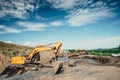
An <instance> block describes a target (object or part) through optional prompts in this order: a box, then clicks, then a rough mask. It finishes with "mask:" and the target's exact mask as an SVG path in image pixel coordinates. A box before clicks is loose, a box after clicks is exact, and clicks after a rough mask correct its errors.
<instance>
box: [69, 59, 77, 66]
mask: <svg viewBox="0 0 120 80" xmlns="http://www.w3.org/2000/svg"><path fill="white" fill-rule="evenodd" d="M68 66H70V67H74V66H76V60H69V61H68Z"/></svg>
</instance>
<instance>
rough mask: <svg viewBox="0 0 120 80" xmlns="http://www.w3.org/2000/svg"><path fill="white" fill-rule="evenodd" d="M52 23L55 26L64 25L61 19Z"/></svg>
mask: <svg viewBox="0 0 120 80" xmlns="http://www.w3.org/2000/svg"><path fill="white" fill-rule="evenodd" d="M50 25H52V26H55V27H58V26H62V25H63V23H62V22H60V21H54V22H51V23H50Z"/></svg>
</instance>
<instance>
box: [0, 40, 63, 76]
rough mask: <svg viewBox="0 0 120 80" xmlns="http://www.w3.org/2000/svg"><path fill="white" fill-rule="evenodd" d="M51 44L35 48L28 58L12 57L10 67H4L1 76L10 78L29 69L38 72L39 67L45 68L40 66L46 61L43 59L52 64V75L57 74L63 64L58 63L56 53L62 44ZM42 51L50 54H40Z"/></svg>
mask: <svg viewBox="0 0 120 80" xmlns="http://www.w3.org/2000/svg"><path fill="white" fill-rule="evenodd" d="M52 44H55V46H51V45H52ZM52 44H46V45H39V46H37V47H36V48H34V49H33V50H32V51H31V52H30V53H29V55H28V57H27V56H25V57H20V56H18V57H17V56H16V57H12V59H11V64H12V65H10V66H8V67H6V68H5V70H4V71H3V72H2V73H1V75H6V77H10V76H13V75H15V74H22V73H24V72H25V71H27V70H29V68H30V69H32V70H38V68H39V67H40V66H42V67H43V66H45V65H44V64H42V62H44V61H46V60H45V59H47V62H48V63H49V64H52V67H53V69H54V73H55V74H58V73H59V72H60V71H61V69H62V67H63V63H62V62H60V61H58V53H59V50H60V48H61V46H62V42H57V43H52ZM44 51H46V52H49V51H51V53H42V52H44ZM43 57H44V58H43Z"/></svg>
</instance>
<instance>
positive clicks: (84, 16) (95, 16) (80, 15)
mask: <svg viewBox="0 0 120 80" xmlns="http://www.w3.org/2000/svg"><path fill="white" fill-rule="evenodd" d="M87 3H88V2H87ZM88 5H89V6H90V7H87V8H79V9H74V10H72V11H71V12H70V14H69V15H68V16H66V17H65V18H67V19H68V21H67V23H68V24H69V26H78V27H80V26H84V25H86V24H90V23H95V22H97V21H98V20H102V19H107V18H110V17H113V16H115V15H116V14H115V13H113V12H112V9H110V8H108V7H107V6H106V4H105V3H103V2H100V1H99V2H96V3H92V4H91V5H90V4H86V5H85V6H88Z"/></svg>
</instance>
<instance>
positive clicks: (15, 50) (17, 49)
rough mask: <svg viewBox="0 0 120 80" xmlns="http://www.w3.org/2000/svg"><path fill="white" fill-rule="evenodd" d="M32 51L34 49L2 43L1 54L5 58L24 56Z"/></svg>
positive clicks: (0, 46) (0, 45) (0, 43)
mask: <svg viewBox="0 0 120 80" xmlns="http://www.w3.org/2000/svg"><path fill="white" fill-rule="evenodd" d="M32 49H33V48H32V47H27V46H21V45H16V44H11V43H6V42H2V41H0V54H3V55H5V56H9V57H13V56H16V55H18V54H20V55H24V54H27V52H30V51H31V50H32Z"/></svg>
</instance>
